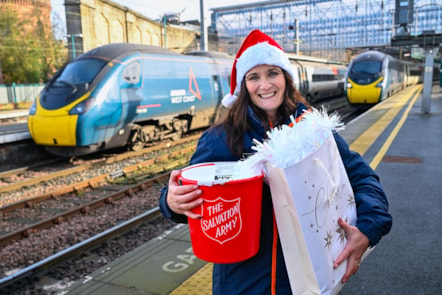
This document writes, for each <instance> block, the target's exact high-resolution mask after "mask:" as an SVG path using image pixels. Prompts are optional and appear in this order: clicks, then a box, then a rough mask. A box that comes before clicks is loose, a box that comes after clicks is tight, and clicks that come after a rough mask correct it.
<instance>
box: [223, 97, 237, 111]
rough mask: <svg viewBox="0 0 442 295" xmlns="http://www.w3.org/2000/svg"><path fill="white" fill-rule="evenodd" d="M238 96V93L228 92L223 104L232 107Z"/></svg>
mask: <svg viewBox="0 0 442 295" xmlns="http://www.w3.org/2000/svg"><path fill="white" fill-rule="evenodd" d="M237 98H238V97H237V96H236V95H233V94H230V93H228V94H226V95H225V96H224V97H223V100H222V101H221V103H222V104H223V106H225V107H226V108H229V109H230V108H231V107H232V106H233V104H234V103H235V101H236V99H237Z"/></svg>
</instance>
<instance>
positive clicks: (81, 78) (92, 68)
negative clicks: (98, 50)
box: [54, 59, 106, 85]
mask: <svg viewBox="0 0 442 295" xmlns="http://www.w3.org/2000/svg"><path fill="white" fill-rule="evenodd" d="M105 64H106V61H104V60H100V59H80V60H78V61H74V62H72V63H70V64H68V65H67V66H66V68H65V69H64V70H63V72H61V74H60V75H59V76H58V77H57V79H55V81H54V83H62V84H63V83H70V84H73V85H80V84H84V83H89V84H90V83H91V82H92V80H93V79H94V78H95V76H96V75H97V74H98V72H99V71H100V70H101V69H102V68H103V66H104V65H105Z"/></svg>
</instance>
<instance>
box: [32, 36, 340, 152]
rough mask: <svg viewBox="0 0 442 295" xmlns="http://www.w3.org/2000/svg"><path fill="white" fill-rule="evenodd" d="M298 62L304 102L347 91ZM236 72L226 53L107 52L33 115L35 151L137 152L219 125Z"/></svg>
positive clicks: (95, 54)
mask: <svg viewBox="0 0 442 295" xmlns="http://www.w3.org/2000/svg"><path fill="white" fill-rule="evenodd" d="M291 60H292V63H293V65H294V66H295V67H297V70H298V73H299V77H298V78H296V79H295V80H296V81H295V84H296V87H298V89H300V90H301V93H302V94H303V95H304V96H305V97H309V96H312V97H313V96H315V99H326V98H327V97H330V96H333V95H336V93H339V92H342V91H343V85H340V83H343V81H340V80H339V76H338V74H339V73H340V72H338V70H333V69H331V68H330V66H329V65H327V64H325V63H323V64H321V63H315V66H313V65H307V64H303V63H304V62H303V61H299V60H297V59H296V58H294V57H291ZM232 64H233V57H231V56H228V55H225V54H222V53H211V52H190V53H189V54H186V55H184V54H178V53H176V52H173V51H170V50H167V49H163V48H159V47H153V46H146V45H137V44H127V43H124V44H109V45H104V46H101V47H98V48H96V49H93V50H91V51H89V52H87V53H84V54H82V55H81V56H79V57H77V58H76V59H75V60H73V61H72V62H70V63H68V64H66V65H65V66H64V67H63V68H62V69H61V70H60V71H58V72H57V74H56V75H55V76H54V77H53V78H52V79H51V80H50V81H49V82H48V84H47V85H46V86H45V88H44V89H43V90H42V91H41V93H40V95H39V97H37V98H36V100H35V103H34V105H33V106H32V107H31V109H30V113H29V116H28V128H29V131H30V133H31V136H32V138H33V140H34V141H35V143H36V144H38V145H43V146H46V148H47V150H48V151H50V152H52V153H54V154H57V155H63V156H73V155H82V154H88V153H93V152H96V151H102V150H106V149H110V148H115V147H122V146H127V147H128V148H131V149H133V150H137V149H140V148H142V147H144V145H145V143H147V142H151V141H157V140H161V139H163V138H167V137H177V136H181V135H182V134H185V133H186V132H188V131H189V130H194V129H197V128H202V127H207V126H210V125H211V124H213V123H214V122H215V121H216V119H217V117H218V116H219V111H220V110H221V109H222V107H221V100H222V98H223V97H224V95H225V94H227V93H228V92H229V89H230V74H231V67H232ZM322 67H323V68H324V69H325V70H324V69H322V70H321V68H322ZM321 71H326V72H325V73H323V74H321V73H320V72H321ZM333 73H335V74H333ZM330 79H331V80H332V83H329V82H330V81H328V80H330Z"/></svg>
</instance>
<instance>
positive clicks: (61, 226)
mask: <svg viewBox="0 0 442 295" xmlns="http://www.w3.org/2000/svg"><path fill="white" fill-rule="evenodd" d="M198 138H199V135H195V136H192V137H188V138H185V139H182V140H180V141H177V142H176V143H175V142H174V143H173V144H165V145H163V146H155V147H152V148H148V149H145V150H144V151H140V152H137V153H129V154H125V155H116V156H114V157H110V158H106V159H105V160H100V161H94V162H93V163H91V162H87V163H84V164H81V165H78V166H77V167H70V168H68V169H62V170H61V171H52V170H53V169H54V168H53V167H52V168H51V169H48V170H47V171H46V173H42V175H38V174H37V175H36V174H32V173H31V175H32V176H30V177H28V178H27V179H25V180H21V181H18V182H16V183H11V184H9V185H4V186H2V187H1V188H2V198H3V197H5V196H7V195H9V194H10V193H12V192H17V191H21V190H23V189H24V188H27V187H35V188H36V189H37V191H38V187H39V186H42V185H43V186H45V187H46V186H47V183H48V182H49V181H51V180H53V179H57V180H58V181H60V182H61V185H60V186H58V187H57V188H53V189H50V190H48V191H47V192H45V193H43V194H38V195H36V196H32V197H26V198H24V199H22V200H20V201H17V202H13V203H10V204H8V205H6V206H2V207H0V216H1V217H2V218H1V221H0V228H1V231H2V232H0V256H2V257H5V258H6V257H8V258H7V259H2V261H1V262H0V274H1V275H0V277H3V278H2V279H0V288H2V286H3V287H4V288H7V287H8V286H10V285H11V284H12V285H15V284H16V283H17V281H21V280H22V279H29V277H33V278H36V277H38V276H41V273H42V270H44V271H46V272H47V271H49V270H50V269H53V268H54V267H56V263H54V260H53V259H49V257H51V256H52V255H53V254H54V255H55V256H57V257H59V255H61V254H59V253H64V252H65V251H66V250H65V249H70V248H72V249H78V247H79V246H76V245H77V244H76V243H74V242H79V243H78V244H84V243H86V242H85V241H86V240H91V241H90V243H91V244H90V246H87V247H88V248H89V247H91V248H94V247H99V243H102V241H103V240H106V239H108V238H109V237H106V238H100V239H98V238H93V237H94V236H96V235H102V233H103V232H106V231H108V230H109V228H111V227H112V226H115V225H116V224H120V223H125V222H127V220H130V219H135V220H142V222H144V223H145V222H147V221H149V220H151V219H152V218H154V217H155V218H158V211H157V209H155V208H156V207H157V204H158V193H159V190H160V188H161V187H162V186H164V185H165V184H166V183H167V180H168V177H169V174H168V172H169V171H170V170H172V169H175V168H178V167H183V166H185V165H186V164H187V162H188V159H189V157H190V155H191V154H193V152H194V149H195V146H196V140H197V139H198ZM117 162H118V163H120V162H124V164H123V165H119V166H115V164H116V163H117ZM106 165H110V169H104V168H103V166H106ZM115 167H119V168H118V169H116V168H115ZM25 170H26V169H25ZM55 170H56V169H55ZM92 170H95V172H93V173H91V174H93V175H95V176H94V177H90V178H85V179H83V178H82V177H80V178H79V177H78V175H77V174H78V173H81V172H84V171H92ZM104 171H106V172H104ZM16 172H18V173H19V174H20V173H23V171H21V172H19V171H18V170H16V171H15V172H13V171H10V172H5V173H3V174H2V175H3V176H5V175H7V177H11V176H14V175H16V174H14V173H16ZM68 178H70V179H71V180H72V179H74V180H75V179H77V181H72V182H71V183H68V180H67V179H68ZM152 210H153V211H152ZM150 211H152V214H150V215H149V216H146V217H145V218H142V217H139V216H142V215H144V214H145V213H146V212H150ZM153 212H155V213H153ZM91 220H92V221H91ZM162 223H164V224H165V225H166V224H169V226H172V225H171V224H170V223H171V222H170V221H166V222H162ZM79 224H81V228H80V229H78V228H76V226H78V225H79ZM137 224H138V223H136V222H135V223H128V225H127V226H126V227H125V229H126V230H127V229H131V230H133V227H134V226H136V225H137ZM72 227H74V228H73V229H72ZM165 229H166V228H164V227H163V225H161V226H156V227H155V228H154V230H149V232H155V233H156V235H159V234H160V233H161V231H164V230H165ZM83 232H85V233H83ZM116 232H117V233H120V234H122V232H123V231H121V230H119V231H116ZM151 235H152V234H151ZM59 240H61V241H59ZM137 240H142V239H140V238H137ZM57 241H58V242H57ZM94 241H95V242H94ZM48 243H49V244H50V245H48ZM88 243H89V242H88ZM94 243H95V244H94ZM97 243H98V244H97ZM53 244H57V245H56V246H54V245H53ZM30 245H34V246H35V245H40V246H37V247H32V246H30ZM81 248H83V246H82V247H81ZM73 253H75V251H74V252H73ZM69 255H74V254H69ZM66 259H67V258H66V257H65V256H61V257H59V258H58V260H56V261H60V262H62V261H65V260H66ZM47 260H48V263H49V264H47V265H46V262H45V261H47ZM43 262H44V263H43ZM17 270H18V271H17ZM25 270H26V271H25ZM28 271H29V272H28ZM76 273H77V271H76ZM20 284H22V283H20ZM14 288H15V287H14ZM0 293H1V292H0ZM10 294H12V293H10ZM44 294H46V293H44Z"/></svg>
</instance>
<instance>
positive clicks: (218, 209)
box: [201, 197, 242, 244]
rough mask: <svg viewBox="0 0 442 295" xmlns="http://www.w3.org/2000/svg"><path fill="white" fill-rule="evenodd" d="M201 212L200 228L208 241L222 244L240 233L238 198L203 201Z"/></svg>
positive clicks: (240, 221) (240, 222)
mask: <svg viewBox="0 0 442 295" xmlns="http://www.w3.org/2000/svg"><path fill="white" fill-rule="evenodd" d="M202 211H203V212H202V213H203V218H202V219H201V228H202V230H203V233H204V234H205V235H206V236H207V237H209V238H210V239H212V240H215V241H217V242H218V243H220V244H223V243H225V242H227V241H229V240H232V239H234V238H235V237H236V236H238V235H239V233H240V232H241V228H242V220H241V210H240V198H237V199H233V200H224V199H223V198H221V197H219V198H217V199H216V200H204V203H203V205H202Z"/></svg>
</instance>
